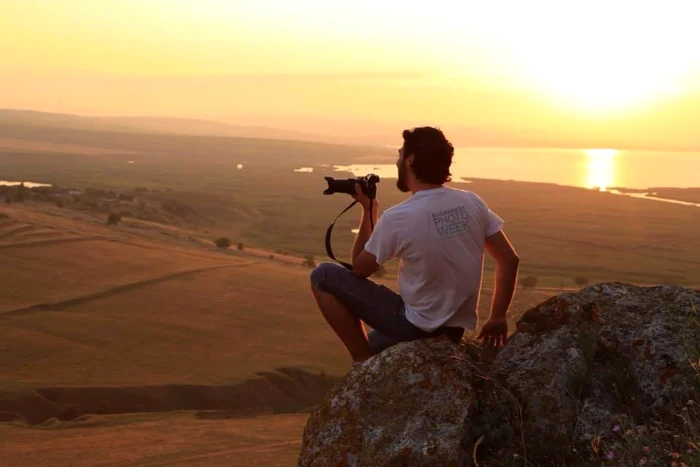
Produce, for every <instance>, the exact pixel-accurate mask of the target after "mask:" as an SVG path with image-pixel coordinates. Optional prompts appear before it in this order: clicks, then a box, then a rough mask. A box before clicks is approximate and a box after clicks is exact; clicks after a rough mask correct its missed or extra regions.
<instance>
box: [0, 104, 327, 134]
mask: <svg viewBox="0 0 700 467" xmlns="http://www.w3.org/2000/svg"><path fill="white" fill-rule="evenodd" d="M3 124H9V125H24V126H33V127H38V128H64V129H72V130H84V131H113V132H127V133H164V134H181V135H191V136H223V137H233V138H260V139H283V140H300V141H319V142H324V141H325V142H327V140H324V139H323V137H322V136H320V135H313V134H308V133H303V132H295V131H288V130H280V129H277V128H267V127H262V126H256V125H232V124H230V123H223V122H216V121H211V120H204V119H197V118H177V117H86V116H81V115H72V114H61V113H50V112H38V111H34V110H19V109H0V125H3Z"/></svg>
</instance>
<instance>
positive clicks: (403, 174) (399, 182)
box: [396, 162, 411, 193]
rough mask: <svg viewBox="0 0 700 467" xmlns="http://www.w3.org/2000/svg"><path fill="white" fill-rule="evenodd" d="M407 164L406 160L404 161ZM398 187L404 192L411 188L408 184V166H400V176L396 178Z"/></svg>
mask: <svg viewBox="0 0 700 467" xmlns="http://www.w3.org/2000/svg"><path fill="white" fill-rule="evenodd" d="M404 164H405V162H404ZM396 188H398V189H399V191H401V192H402V193H408V192H409V191H411V190H409V188H408V185H406V166H405V165H401V166H399V178H398V180H396Z"/></svg>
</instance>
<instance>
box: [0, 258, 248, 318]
mask: <svg viewBox="0 0 700 467" xmlns="http://www.w3.org/2000/svg"><path fill="white" fill-rule="evenodd" d="M257 263H259V261H248V262H242V263H236V264H226V265H221V266H209V267H206V268H197V269H190V270H187V271H180V272H175V273H171V274H166V275H163V276H159V277H154V278H152V279H146V280H141V281H136V282H131V283H129V284H123V285H118V286H116V287H111V288H109V289H107V290H103V291H100V292H94V293H90V294H87V295H81V296H79V297H74V298H69V299H66V300H61V301H58V302H50V303H40V304H36V305H31V306H28V307H23V308H17V309H14V310H9V311H6V312H4V313H0V318H9V317H13V316H18V315H24V314H27V313H33V312H37V311H52V310H60V309H62V308H68V307H72V306H76V305H83V304H85V303H87V302H90V301H93V300H98V299H101V298H106V297H111V296H114V295H118V294H121V293H125V292H130V291H132V290H135V289H139V288H142V287H148V286H151V285H155V284H159V283H162V282H165V281H168V280H172V279H180V278H183V277H188V276H191V275H194V274H198V273H201V272H207V271H213V270H217V269H225V268H235V267H243V266H250V265H253V264H257Z"/></svg>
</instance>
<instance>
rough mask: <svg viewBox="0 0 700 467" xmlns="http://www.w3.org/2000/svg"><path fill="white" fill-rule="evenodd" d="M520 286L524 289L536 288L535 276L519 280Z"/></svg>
mask: <svg viewBox="0 0 700 467" xmlns="http://www.w3.org/2000/svg"><path fill="white" fill-rule="evenodd" d="M520 285H521V286H522V287H523V288H525V289H534V288H535V287H537V276H528V277H522V278H520Z"/></svg>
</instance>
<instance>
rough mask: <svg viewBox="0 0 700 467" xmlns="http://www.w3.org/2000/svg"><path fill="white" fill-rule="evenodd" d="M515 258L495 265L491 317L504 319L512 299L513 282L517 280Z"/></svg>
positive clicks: (513, 291) (517, 262)
mask: <svg viewBox="0 0 700 467" xmlns="http://www.w3.org/2000/svg"><path fill="white" fill-rule="evenodd" d="M518 265H519V261H518V260H517V259H515V260H512V261H508V262H505V263H503V264H497V265H496V290H494V293H493V303H492V305H491V318H495V319H504V318H505V317H506V312H507V311H508V308H509V307H510V304H511V302H512V301H513V295H514V294H515V284H516V283H517V280H518Z"/></svg>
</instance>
